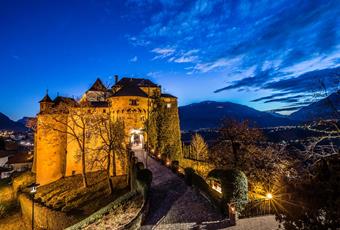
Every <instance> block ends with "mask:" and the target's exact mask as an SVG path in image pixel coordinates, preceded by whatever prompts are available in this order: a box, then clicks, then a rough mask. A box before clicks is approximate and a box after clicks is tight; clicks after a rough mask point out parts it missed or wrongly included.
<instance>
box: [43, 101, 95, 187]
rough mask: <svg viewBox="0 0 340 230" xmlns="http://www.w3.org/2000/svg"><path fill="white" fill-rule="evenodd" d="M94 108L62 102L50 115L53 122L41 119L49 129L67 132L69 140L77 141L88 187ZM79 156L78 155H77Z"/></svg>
mask: <svg viewBox="0 0 340 230" xmlns="http://www.w3.org/2000/svg"><path fill="white" fill-rule="evenodd" d="M93 115H94V108H90V107H88V106H87V105H86V104H83V105H78V104H77V105H76V106H75V105H72V106H70V105H67V104H63V103H61V104H60V105H59V106H57V107H56V108H54V109H53V110H52V111H51V113H50V114H48V115H47V116H49V118H50V119H51V121H52V122H44V121H41V125H42V127H44V128H45V129H48V130H53V131H56V132H60V133H64V134H67V135H68V137H67V140H68V141H75V142H76V143H77V146H78V148H79V152H80V161H81V174H82V178H83V186H84V187H87V186H88V183H87V177H86V155H87V153H88V152H89V151H90V147H89V146H87V145H86V143H87V142H88V139H89V138H90V137H91V135H92V133H93V129H94V117H93ZM75 157H77V156H75Z"/></svg>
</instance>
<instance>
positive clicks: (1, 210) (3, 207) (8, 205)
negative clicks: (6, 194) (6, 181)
mask: <svg viewBox="0 0 340 230" xmlns="http://www.w3.org/2000/svg"><path fill="white" fill-rule="evenodd" d="M16 204H17V203H16V202H15V201H9V202H1V203H0V218H2V217H4V216H6V215H7V214H8V213H9V212H10V211H12V210H13V209H15V208H16V207H17V206H16Z"/></svg>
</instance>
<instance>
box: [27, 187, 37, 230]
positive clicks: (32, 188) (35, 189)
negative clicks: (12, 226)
mask: <svg viewBox="0 0 340 230" xmlns="http://www.w3.org/2000/svg"><path fill="white" fill-rule="evenodd" d="M39 185H40V184H37V183H32V184H30V185H29V186H27V188H30V189H31V191H30V193H31V194H32V230H34V195H35V194H36V192H37V187H38V186H39Z"/></svg>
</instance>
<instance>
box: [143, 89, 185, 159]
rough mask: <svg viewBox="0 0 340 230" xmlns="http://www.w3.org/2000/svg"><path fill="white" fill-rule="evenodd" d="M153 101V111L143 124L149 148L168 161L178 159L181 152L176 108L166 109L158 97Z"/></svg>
mask: <svg viewBox="0 0 340 230" xmlns="http://www.w3.org/2000/svg"><path fill="white" fill-rule="evenodd" d="M153 100H154V106H153V109H152V111H151V113H150V117H149V119H148V120H147V121H146V122H145V126H146V127H145V129H146V130H147V133H148V141H149V144H150V147H151V148H153V149H156V152H158V153H160V154H163V153H164V154H166V155H167V157H169V158H170V159H173V160H175V159H178V158H179V156H180V154H181V151H182V150H181V137H180V128H179V119H178V111H177V107H176V106H171V107H170V108H168V107H167V106H166V104H165V103H164V102H163V101H162V100H161V98H160V97H159V96H156V97H155V98H153Z"/></svg>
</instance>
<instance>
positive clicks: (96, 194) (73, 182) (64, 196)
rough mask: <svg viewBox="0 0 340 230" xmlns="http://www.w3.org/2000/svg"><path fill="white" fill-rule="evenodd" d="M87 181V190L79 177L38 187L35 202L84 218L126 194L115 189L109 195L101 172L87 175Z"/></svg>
mask: <svg viewBox="0 0 340 230" xmlns="http://www.w3.org/2000/svg"><path fill="white" fill-rule="evenodd" d="M87 179H88V187H87V188H84V187H83V184H82V176H81V175H75V176H71V177H66V178H62V179H59V180H57V181H56V182H53V183H51V184H48V185H44V186H40V187H39V188H38V189H37V193H36V195H35V200H36V201H37V202H39V203H41V204H43V205H44V206H47V207H49V208H51V209H54V210H59V211H63V212H70V213H72V214H76V215H81V216H84V215H85V216H86V215H90V214H92V213H93V212H95V211H96V210H98V209H99V208H101V207H103V206H105V205H106V204H108V203H110V202H112V201H113V200H115V199H116V198H117V197H119V196H121V195H122V194H124V193H125V192H127V189H116V190H115V191H114V194H113V195H109V188H108V185H107V181H106V176H105V173H103V172H92V173H88V174H87ZM26 192H28V191H27V190H26Z"/></svg>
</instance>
